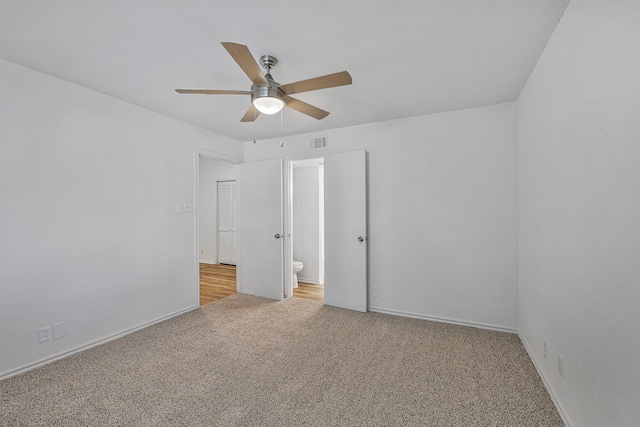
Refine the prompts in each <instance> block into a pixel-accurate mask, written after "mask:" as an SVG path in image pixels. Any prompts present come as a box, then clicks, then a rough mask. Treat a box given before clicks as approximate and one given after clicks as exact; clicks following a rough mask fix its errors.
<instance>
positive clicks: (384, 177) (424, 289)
mask: <svg viewBox="0 0 640 427" xmlns="http://www.w3.org/2000/svg"><path fill="white" fill-rule="evenodd" d="M515 134H516V130H515V104H514V103H507V104H500V105H494V106H489V107H482V108H474V109H469V110H463V111H455V112H450V113H442V114H434V115H428V116H420V117H413V118H408V119H402V120H393V121H387V122H380V123H373V124H367V125H361V126H353V127H347V128H340V129H333V130H330V131H328V132H326V133H325V135H327V136H328V144H329V147H328V148H329V149H330V150H331V151H332V152H346V151H353V150H361V149H364V150H367V151H368V152H369V165H368V167H369V249H370V252H369V253H370V257H369V266H370V268H369V287H370V288H371V287H373V286H376V287H378V288H379V290H380V296H379V297H378V298H374V297H371V296H370V299H369V307H370V308H374V309H380V310H386V311H390V312H396V313H403V314H414V315H418V316H425V317H427V316H430V317H436V318H446V319H452V320H455V321H460V322H468V323H472V324H480V325H485V326H486V325H493V326H497V327H501V328H506V329H512V330H513V329H515V328H516V327H517V317H518V314H517V275H516V270H517V254H516V250H517V241H516V151H515ZM312 136H319V135H316V134H313V135H309V134H307V135H298V136H292V137H286V138H284V148H282V149H281V148H280V146H279V142H280V139H279V138H277V139H273V140H266V141H258V143H257V144H255V145H254V144H252V143H246V144H245V158H246V160H247V161H253V160H259V159H265V158H275V157H281V156H295V155H301V154H303V153H304V154H310V153H309V149H308V146H309V138H310V137H312ZM314 153H316V154H317V155H318V156H322V155H324V154H328V152H322V151H318V152H314ZM327 232H328V231H327ZM326 285H327V286H328V285H329V284H326Z"/></svg>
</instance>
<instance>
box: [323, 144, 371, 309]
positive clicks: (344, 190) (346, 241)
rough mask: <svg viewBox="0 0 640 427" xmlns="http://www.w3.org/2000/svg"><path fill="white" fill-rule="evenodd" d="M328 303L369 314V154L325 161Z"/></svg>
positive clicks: (325, 287) (335, 155) (326, 292)
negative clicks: (367, 162)
mask: <svg viewBox="0 0 640 427" xmlns="http://www.w3.org/2000/svg"><path fill="white" fill-rule="evenodd" d="M324 224H325V237H324V239H325V242H324V251H325V279H324V283H325V286H324V303H325V304H327V305H333V306H336V307H342V308H348V309H351V310H357V311H367V259H368V255H367V247H368V243H367V168H366V153H365V151H353V152H349V153H341V154H332V155H330V156H326V157H325V158H324Z"/></svg>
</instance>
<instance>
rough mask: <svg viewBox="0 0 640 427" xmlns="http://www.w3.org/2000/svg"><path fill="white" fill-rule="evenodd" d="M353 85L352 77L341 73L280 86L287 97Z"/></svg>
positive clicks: (343, 72)
mask: <svg viewBox="0 0 640 427" xmlns="http://www.w3.org/2000/svg"><path fill="white" fill-rule="evenodd" d="M351 83H352V80H351V75H350V74H349V73H347V72H346V71H341V72H339V73H334V74H327V75H326V76H322V77H316V78H314V79H309V80H302V81H300V82H296V83H289V84H286V85H282V86H280V89H281V90H282V91H283V92H284V93H286V94H287V95H293V94H294V93H301V92H309V91H312V90H319V89H327V88H330V87H337V86H345V85H350V84H351Z"/></svg>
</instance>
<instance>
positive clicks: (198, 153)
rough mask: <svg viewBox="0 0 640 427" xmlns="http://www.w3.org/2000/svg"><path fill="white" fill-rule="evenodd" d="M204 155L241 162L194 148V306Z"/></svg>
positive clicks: (197, 287) (196, 300)
mask: <svg viewBox="0 0 640 427" xmlns="http://www.w3.org/2000/svg"><path fill="white" fill-rule="evenodd" d="M201 157H204V158H207V159H211V160H217V161H220V162H226V163H231V164H234V165H239V164H240V163H242V159H240V158H238V157H233V156H229V155H227V154H222V153H218V152H215V151H211V150H205V149H202V148H196V149H195V150H194V167H193V170H194V180H193V181H194V186H193V201H194V202H193V212H194V220H193V222H194V226H193V230H194V231H193V232H194V238H193V241H194V242H195V244H194V251H193V259H194V271H195V281H194V284H193V295H194V304H195V306H196V307H199V306H200V239H199V236H200V199H199V194H200V158H201ZM237 263H238V264H239V263H240V257H238V260H237Z"/></svg>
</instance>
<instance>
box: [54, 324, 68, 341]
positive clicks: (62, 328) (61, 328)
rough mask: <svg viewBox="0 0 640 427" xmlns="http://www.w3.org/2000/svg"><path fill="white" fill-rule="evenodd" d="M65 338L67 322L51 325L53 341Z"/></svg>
mask: <svg viewBox="0 0 640 427" xmlns="http://www.w3.org/2000/svg"><path fill="white" fill-rule="evenodd" d="M66 336H67V322H60V323H56V324H55V325H53V339H54V340H58V339H60V338H62V337H66Z"/></svg>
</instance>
